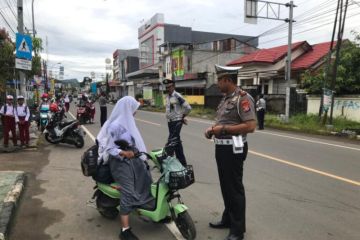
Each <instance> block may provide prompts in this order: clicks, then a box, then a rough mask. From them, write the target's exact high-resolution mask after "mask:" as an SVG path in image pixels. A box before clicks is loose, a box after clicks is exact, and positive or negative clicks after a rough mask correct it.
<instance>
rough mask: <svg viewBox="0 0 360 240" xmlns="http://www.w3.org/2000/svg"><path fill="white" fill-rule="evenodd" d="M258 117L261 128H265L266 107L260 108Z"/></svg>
mask: <svg viewBox="0 0 360 240" xmlns="http://www.w3.org/2000/svg"><path fill="white" fill-rule="evenodd" d="M257 119H258V124H259V129H264V119H265V109H260V110H259V111H257Z"/></svg>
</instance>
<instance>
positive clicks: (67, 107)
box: [65, 102, 70, 112]
mask: <svg viewBox="0 0 360 240" xmlns="http://www.w3.org/2000/svg"><path fill="white" fill-rule="evenodd" d="M69 108H70V103H68V102H66V103H65V111H66V112H68V111H69Z"/></svg>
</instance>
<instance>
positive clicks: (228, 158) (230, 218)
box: [215, 143, 248, 235]
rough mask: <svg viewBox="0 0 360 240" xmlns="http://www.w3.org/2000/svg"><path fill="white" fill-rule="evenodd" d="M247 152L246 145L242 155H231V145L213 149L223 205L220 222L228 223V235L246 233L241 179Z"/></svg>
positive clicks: (244, 202)
mask: <svg viewBox="0 0 360 240" xmlns="http://www.w3.org/2000/svg"><path fill="white" fill-rule="evenodd" d="M247 151H248V145H247V143H245V144H244V149H243V153H240V154H234V153H233V147H232V145H216V148H215V157H216V163H217V167H218V173H219V180H220V187H221V193H222V196H223V199H224V205H225V210H224V212H223V216H222V221H223V222H225V223H230V233H232V234H237V235H242V234H243V233H244V232H245V231H246V222H245V207H246V198H245V189H244V185H243V181H242V179H243V165H244V161H245V159H246V156H247Z"/></svg>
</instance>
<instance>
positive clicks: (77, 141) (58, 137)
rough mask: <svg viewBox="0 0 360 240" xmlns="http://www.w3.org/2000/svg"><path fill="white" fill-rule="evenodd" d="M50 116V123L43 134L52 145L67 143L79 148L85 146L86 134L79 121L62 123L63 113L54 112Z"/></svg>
mask: <svg viewBox="0 0 360 240" xmlns="http://www.w3.org/2000/svg"><path fill="white" fill-rule="evenodd" d="M49 115H50V118H49V122H48V124H47V125H46V127H45V130H44V132H43V133H44V135H45V139H46V141H48V142H49V143H52V144H58V143H67V144H71V145H75V147H77V148H82V147H83V146H84V135H85V133H84V132H83V130H82V129H81V128H80V127H79V122H78V120H73V121H62V116H61V112H56V113H53V112H52V113H50V114H49Z"/></svg>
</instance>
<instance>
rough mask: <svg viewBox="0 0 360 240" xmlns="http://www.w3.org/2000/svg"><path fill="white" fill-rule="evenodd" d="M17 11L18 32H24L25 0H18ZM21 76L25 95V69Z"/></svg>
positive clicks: (20, 72) (20, 71) (21, 91)
mask: <svg viewBox="0 0 360 240" xmlns="http://www.w3.org/2000/svg"><path fill="white" fill-rule="evenodd" d="M17 13H18V32H19V33H20V34H24V19H23V17H24V16H23V0H17ZM19 77H20V95H23V96H25V90H26V87H25V86H26V79H25V73H24V71H23V70H19ZM25 99H26V97H25Z"/></svg>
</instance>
